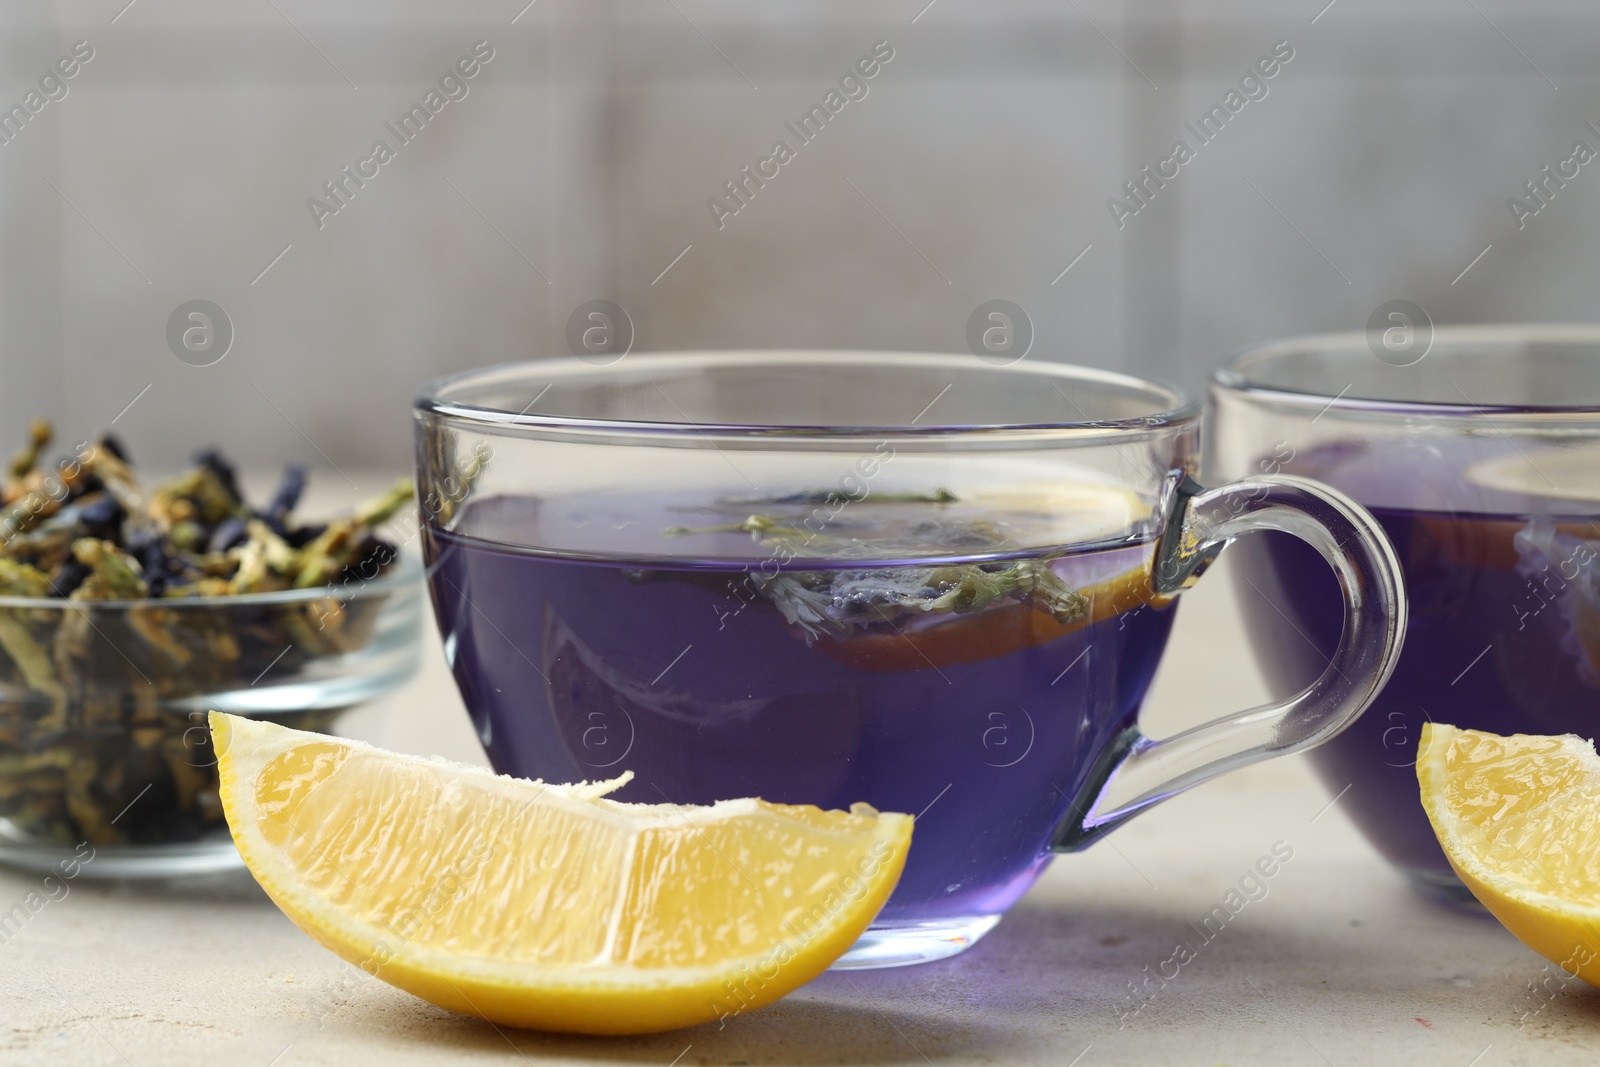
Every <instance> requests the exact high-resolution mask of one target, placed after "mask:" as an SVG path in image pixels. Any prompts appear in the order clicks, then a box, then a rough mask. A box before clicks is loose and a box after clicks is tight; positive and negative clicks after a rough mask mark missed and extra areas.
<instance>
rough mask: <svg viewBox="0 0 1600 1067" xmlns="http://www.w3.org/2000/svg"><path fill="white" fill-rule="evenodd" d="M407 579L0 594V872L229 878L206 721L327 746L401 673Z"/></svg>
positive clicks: (405, 567)
mask: <svg viewBox="0 0 1600 1067" xmlns="http://www.w3.org/2000/svg"><path fill="white" fill-rule="evenodd" d="M421 570H422V568H421V566H420V565H419V564H418V563H417V562H416V560H414V559H412V558H411V557H409V556H406V555H402V556H400V557H399V559H398V560H397V561H396V562H395V563H394V565H392V566H391V567H390V568H389V569H388V571H387V572H386V573H384V574H382V575H380V576H378V577H375V578H371V579H368V580H365V581H352V582H346V583H343V584H339V585H328V586H319V587H317V588H314V589H291V590H284V591H281V592H274V593H249V594H243V595H239V596H227V597H222V596H218V597H195V598H181V599H180V598H171V599H146V600H81V601H75V600H66V599H32V598H26V597H10V596H6V597H0V863H3V864H6V865H9V866H12V867H20V868H24V869H28V870H35V871H50V872H55V871H58V870H60V871H62V872H66V871H67V869H68V868H67V866H66V865H69V864H70V865H71V867H72V868H73V869H72V870H71V873H70V876H72V877H76V876H79V875H87V876H98V877H103V878H130V877H133V878H139V877H147V878H165V877H172V876H177V875H190V874H202V873H208V872H214V871H219V870H226V869H229V868H233V867H237V866H239V864H240V860H239V856H238V853H237V852H236V851H235V850H234V847H233V840H232V838H231V837H230V836H229V833H228V827H227V824H226V822H225V821H224V819H223V815H222V807H221V804H220V802H219V800H218V796H217V768H216V755H215V753H214V752H213V751H212V748H211V734H210V731H209V729H208V728H207V726H206V712H208V711H212V710H215V711H225V712H230V713H232V714H235V715H246V716H249V717H251V718H258V719H270V720H271V721H273V722H278V723H282V724H283V725H285V726H291V727H294V728H296V729H301V730H317V731H327V730H329V729H330V728H331V727H332V726H333V725H334V722H335V720H336V719H337V718H338V717H339V716H340V715H341V714H343V713H344V712H345V711H347V710H349V709H351V708H353V707H354V706H356V705H357V704H360V703H362V702H364V701H367V700H370V699H372V698H373V697H375V696H378V695H380V694H382V693H385V692H388V691H389V690H391V689H393V688H395V687H396V686H398V685H399V684H400V683H401V682H403V681H405V680H406V679H407V678H409V677H410V676H411V675H412V673H413V672H414V671H415V670H416V666H417V644H418V635H419V632H420V630H419V622H420V618H421V602H422V601H421V592H422V583H421V581H420V578H421Z"/></svg>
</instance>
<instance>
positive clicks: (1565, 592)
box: [1206, 326, 1600, 900]
mask: <svg viewBox="0 0 1600 1067" xmlns="http://www.w3.org/2000/svg"><path fill="white" fill-rule="evenodd" d="M1388 339H1389V335H1384V336H1383V337H1377V338H1373V339H1372V340H1371V342H1370V343H1369V338H1368V336H1367V335H1364V334H1332V335H1325V336H1319V337H1306V338H1299V339H1294V340H1288V341H1282V342H1278V343H1275V344H1271V345H1267V346H1265V347H1262V348H1258V349H1255V350H1253V351H1250V352H1247V353H1245V354H1244V355H1242V356H1240V357H1239V358H1238V359H1236V360H1235V361H1234V362H1233V363H1232V364H1231V365H1230V366H1228V367H1226V368H1224V369H1223V370H1221V371H1219V372H1218V374H1217V375H1216V380H1215V384H1214V386H1213V388H1212V391H1211V406H1212V410H1211V413H1210V416H1211V421H1210V422H1209V423H1208V428H1207V433H1208V435H1209V440H1208V446H1207V453H1206V457H1207V458H1206V463H1207V470H1206V473H1207V476H1208V477H1212V478H1236V477H1240V476H1241V475H1245V474H1248V473H1254V472H1271V473H1279V472H1282V473H1289V474H1298V475H1303V476H1306V477H1311V478H1317V479H1319V480H1322V481H1324V482H1327V483H1328V484H1330V485H1333V486H1336V487H1337V488H1339V489H1341V490H1343V491H1344V492H1346V493H1348V494H1349V495H1350V496H1351V497H1353V498H1354V499H1356V500H1358V501H1360V502H1361V503H1362V504H1364V505H1366V506H1367V507H1368V508H1369V509H1370V510H1371V511H1372V513H1373V515H1374V516H1376V518H1377V520H1378V522H1379V523H1381V524H1382V526H1383V529H1384V530H1385V531H1386V532H1387V533H1388V535H1389V538H1390V539H1391V540H1392V541H1393V542H1394V546H1395V550H1396V552H1397V553H1398V554H1399V557H1400V561H1401V564H1402V565H1403V566H1404V568H1405V582H1406V590H1407V594H1408V597H1409V603H1410V624H1409V633H1408V635H1407V637H1406V646H1405V653H1404V655H1403V656H1402V657H1401V659H1400V665H1399V667H1398V668H1396V670H1395V673H1394V676H1393V678H1391V679H1390V681H1389V684H1388V686H1387V687H1386V688H1385V689H1384V690H1383V692H1382V693H1381V694H1380V695H1379V697H1378V699H1377V701H1376V702H1375V703H1374V704H1373V707H1372V709H1371V710H1370V711H1368V712H1367V714H1366V715H1365V716H1364V717H1363V718H1362V719H1361V721H1360V722H1359V723H1358V724H1357V725H1356V726H1355V727H1353V728H1352V729H1350V730H1349V731H1347V732H1346V733H1344V734H1341V735H1340V736H1339V737H1338V738H1336V739H1334V741H1333V742H1331V743H1330V744H1328V745H1326V746H1324V747H1323V748H1321V749H1318V750H1317V752H1316V753H1314V754H1313V755H1312V756H1311V760H1312V763H1313V764H1314V765H1315V767H1316V768H1317V770H1318V772H1319V774H1320V775H1321V777H1322V779H1323V781H1324V783H1325V784H1326V785H1327V786H1328V788H1329V789H1330V790H1331V791H1332V792H1334V793H1338V794H1343V799H1342V800H1341V802H1340V806H1341V807H1342V808H1343V809H1344V810H1345V811H1346V812H1347V813H1348V814H1349V815H1350V816H1351V817H1352V818H1353V819H1354V820H1355V822H1356V824H1357V825H1358V826H1359V827H1360V828H1361V829H1362V831H1363V832H1364V833H1365V834H1366V836H1367V837H1368V839H1369V840H1371V841H1372V843H1373V844H1374V845H1375V846H1377V848H1378V849H1379V851H1380V852H1382V853H1383V855H1384V856H1385V857H1387V858H1388V859H1389V860H1390V862H1392V863H1394V864H1395V865H1396V866H1398V867H1399V868H1400V869H1401V870H1402V871H1403V872H1404V873H1405V874H1406V875H1407V876H1408V877H1409V878H1410V879H1411V880H1412V881H1413V882H1414V883H1415V884H1417V885H1418V886H1419V887H1421V888H1423V889H1425V890H1431V891H1436V892H1440V893H1443V894H1444V895H1445V896H1447V897H1449V898H1452V899H1458V900H1466V899H1470V897H1469V896H1468V894H1467V892H1466V890H1465V888H1463V887H1462V886H1461V884H1460V882H1459V881H1458V880H1457V879H1456V877H1455V875H1454V873H1453V872H1452V871H1451V870H1450V867H1449V864H1448V863H1447V862H1446V860H1445V858H1444V854H1443V852H1442V851H1441V850H1440V848H1439V845H1438V842H1437V841H1436V839H1435V838H1434V834H1433V830H1432V828H1431V827H1430V826H1429V824H1428V820H1427V816H1426V815H1425V814H1424V813H1423V810H1422V805H1421V803H1420V801H1419V799H1418V786H1417V778H1416V771H1415V769H1414V764H1415V762H1416V754H1417V741H1418V738H1419V735H1420V733H1421V729H1422V724H1423V723H1424V722H1427V721H1429V720H1437V721H1440V722H1447V723H1451V724H1453V725H1455V726H1460V727H1463V728H1472V729H1481V730H1489V731H1492V732H1494V733H1500V734H1512V733H1537V734H1551V733H1565V732H1573V733H1579V734H1582V735H1583V736H1586V737H1589V736H1593V734H1594V732H1595V730H1594V724H1595V721H1596V720H1595V708H1596V707H1597V706H1600V328H1596V327H1592V326H1471V327H1456V328H1449V329H1440V330H1438V331H1437V332H1436V333H1434V334H1433V336H1432V338H1431V345H1428V344H1427V343H1426V339H1421V340H1414V339H1413V338H1412V337H1411V336H1410V335H1405V337H1404V340H1405V341H1407V342H1408V343H1407V344H1406V345H1405V346H1404V349H1409V351H1405V350H1401V351H1396V350H1395V349H1394V348H1391V347H1388V346H1386V345H1385V343H1384V342H1385V341H1386V340H1388ZM1234 556H1235V558H1236V559H1237V560H1238V561H1239V562H1240V563H1241V566H1240V567H1239V568H1238V570H1237V571H1236V572H1235V573H1236V574H1238V575H1239V578H1240V581H1239V588H1238V592H1239V597H1240V601H1241V604H1242V606H1243V608H1244V610H1245V616H1246V620H1247V623H1248V624H1249V627H1250V631H1251V634H1252V637H1253V643H1254V647H1255V650H1256V653H1257V656H1258V658H1259V661H1260V665H1261V667H1262V669H1263V670H1264V672H1265V673H1266V674H1267V675H1268V676H1269V678H1270V679H1272V680H1273V681H1275V682H1276V684H1277V685H1278V686H1280V687H1281V688H1282V689H1284V690H1285V691H1290V690H1293V689H1295V688H1297V687H1299V686H1301V685H1304V684H1305V682H1306V681H1308V680H1309V679H1311V678H1314V677H1316V676H1317V675H1318V674H1319V673H1321V672H1322V671H1323V670H1325V669H1326V665H1327V662H1328V660H1327V657H1328V656H1329V655H1331V654H1332V653H1333V651H1334V650H1335V649H1336V648H1337V647H1338V645H1339V641H1340V633H1341V629H1342V627H1343V625H1344V608H1343V607H1342V605H1341V603H1340V593H1339V590H1338V588H1337V587H1336V586H1335V585H1334V584H1333V582H1332V581H1331V580H1330V579H1329V577H1328V576H1327V572H1326V568H1325V567H1324V566H1323V565H1322V563H1321V561H1320V560H1319V559H1318V558H1317V556H1316V554H1315V553H1312V552H1308V551H1307V550H1306V549H1305V548H1304V546H1303V545H1301V544H1300V543H1299V542H1297V541H1295V540H1294V539H1292V538H1286V537H1282V536H1280V535H1272V534H1269V535H1267V536H1264V537H1261V538H1251V539H1250V540H1249V541H1247V542H1246V543H1244V544H1241V545H1239V546H1238V547H1237V548H1235V549H1234ZM1286 622H1287V624H1288V625H1286V624H1285V623H1286ZM1346 791H1348V792H1346Z"/></svg>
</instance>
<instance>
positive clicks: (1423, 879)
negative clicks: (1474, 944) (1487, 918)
mask: <svg viewBox="0 0 1600 1067" xmlns="http://www.w3.org/2000/svg"><path fill="white" fill-rule="evenodd" d="M1400 873H1401V874H1403V875H1404V876H1405V879H1406V881H1407V882H1409V883H1410V884H1411V888H1412V889H1414V890H1415V891H1416V892H1417V893H1419V894H1420V895H1421V896H1422V897H1424V898H1425V899H1426V900H1428V901H1429V902H1430V903H1433V904H1439V905H1442V906H1444V907H1446V908H1451V909H1454V910H1456V911H1461V912H1467V913H1470V914H1473V915H1487V914H1488V910H1487V909H1485V908H1484V906H1483V905H1482V904H1480V903H1478V898H1477V897H1475V896H1473V895H1472V890H1470V889H1468V888H1467V887H1466V886H1464V885H1462V884H1461V879H1459V878H1457V877H1456V876H1455V875H1454V874H1451V873H1449V872H1447V871H1440V870H1435V869H1432V868H1420V867H1402V868H1400Z"/></svg>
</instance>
